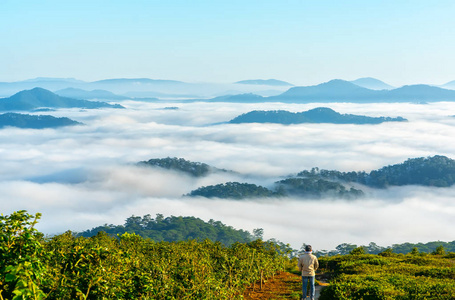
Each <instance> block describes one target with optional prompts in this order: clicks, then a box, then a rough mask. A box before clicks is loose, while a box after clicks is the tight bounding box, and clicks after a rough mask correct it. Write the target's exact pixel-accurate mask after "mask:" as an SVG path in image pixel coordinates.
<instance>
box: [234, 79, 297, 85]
mask: <svg viewBox="0 0 455 300" xmlns="http://www.w3.org/2000/svg"><path fill="white" fill-rule="evenodd" d="M235 83H239V84H254V85H270V86H294V85H293V84H292V83H289V82H286V81H281V80H277V79H250V80H241V81H237V82H235Z"/></svg>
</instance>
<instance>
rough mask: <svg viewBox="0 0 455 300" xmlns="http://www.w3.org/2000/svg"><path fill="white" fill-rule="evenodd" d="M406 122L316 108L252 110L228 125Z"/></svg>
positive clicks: (397, 119) (398, 118)
mask: <svg viewBox="0 0 455 300" xmlns="http://www.w3.org/2000/svg"><path fill="white" fill-rule="evenodd" d="M403 121H407V120H406V119H404V118H402V117H396V118H391V117H367V116H361V115H352V114H340V113H338V112H336V111H334V110H333V109H330V108H327V107H318V108H314V109H311V110H308V111H304V112H298V113H293V112H289V111H285V110H273V111H260V110H254V111H251V112H248V113H246V114H242V115H240V116H238V117H235V118H234V119H232V120H231V121H229V123H278V124H302V123H332V124H380V123H383V122H403Z"/></svg>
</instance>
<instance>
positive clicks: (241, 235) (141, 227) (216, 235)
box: [78, 214, 262, 245]
mask: <svg viewBox="0 0 455 300" xmlns="http://www.w3.org/2000/svg"><path fill="white" fill-rule="evenodd" d="M100 231H104V232H106V233H107V234H109V235H111V236H117V235H118V234H123V233H125V232H128V233H134V234H137V235H140V236H142V237H144V238H149V239H152V240H154V241H156V242H159V241H167V242H178V241H186V240H199V241H203V240H205V239H209V240H211V241H214V242H216V241H219V242H221V243H222V244H224V245H232V244H233V243H235V242H241V243H246V242H250V241H252V240H253V239H254V238H255V237H254V236H253V235H251V234H250V233H249V232H248V231H244V230H237V229H234V228H233V227H231V226H227V225H224V224H223V223H221V222H220V221H214V220H209V221H208V222H204V221H203V220H201V219H199V218H195V217H175V216H170V217H167V218H164V216H163V215H162V214H157V215H156V218H155V219H153V218H152V217H151V216H150V215H145V216H143V217H139V216H134V215H133V216H131V217H129V218H127V219H126V221H125V224H124V225H112V224H111V225H107V224H105V225H104V226H98V227H95V228H92V229H91V230H86V231H83V232H81V233H79V234H78V235H79V236H84V237H91V236H95V235H96V234H98V232H100ZM261 236H262V235H261ZM261 236H257V237H261Z"/></svg>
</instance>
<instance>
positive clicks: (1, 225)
mask: <svg viewBox="0 0 455 300" xmlns="http://www.w3.org/2000/svg"><path fill="white" fill-rule="evenodd" d="M40 217H41V214H39V213H38V214H36V215H35V216H32V215H29V214H27V213H26V212H25V211H23V210H22V211H18V212H14V213H13V214H11V215H9V216H3V215H1V216H0V299H14V300H16V299H44V296H45V294H44V293H43V291H42V290H41V288H40V285H41V283H42V282H43V280H44V278H43V277H44V275H43V273H44V271H45V266H44V265H43V259H44V258H45V254H46V253H45V252H44V251H43V247H42V244H41V241H42V237H43V235H42V234H40V233H39V232H38V231H37V230H36V229H35V228H34V225H35V224H36V222H37V220H38V219H39V218H40Z"/></svg>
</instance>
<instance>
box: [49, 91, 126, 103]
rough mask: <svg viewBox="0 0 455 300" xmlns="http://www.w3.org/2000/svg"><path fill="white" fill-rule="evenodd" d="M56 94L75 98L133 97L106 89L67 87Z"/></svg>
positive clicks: (111, 98) (109, 98) (108, 98)
mask: <svg viewBox="0 0 455 300" xmlns="http://www.w3.org/2000/svg"><path fill="white" fill-rule="evenodd" d="M55 94H57V95H59V96H63V97H68V98H74V99H106V100H127V99H131V98H129V97H126V96H122V95H116V94H114V93H112V92H109V91H106V90H92V91H86V90H83V89H76V88H66V89H62V90H58V91H55Z"/></svg>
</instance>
